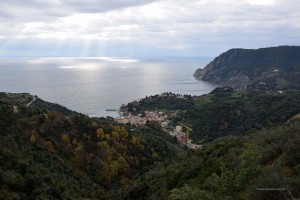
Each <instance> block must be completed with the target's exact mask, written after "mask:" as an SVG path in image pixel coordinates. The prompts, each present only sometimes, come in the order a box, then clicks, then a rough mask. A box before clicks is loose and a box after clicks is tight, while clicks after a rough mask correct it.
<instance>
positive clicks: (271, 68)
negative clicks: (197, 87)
mask: <svg viewBox="0 0 300 200" xmlns="http://www.w3.org/2000/svg"><path fill="white" fill-rule="evenodd" d="M194 77H196V78H197V79H198V80H203V81H207V82H210V83H214V84H217V85H220V86H228V87H232V88H239V89H245V88H247V87H248V88H252V89H263V90H276V91H277V90H293V89H297V90H298V89H300V47H299V46H280V47H270V48H261V49H256V50H254V49H231V50H229V51H227V52H225V53H222V54H221V55H219V56H218V57H216V58H215V59H214V60H213V61H212V62H210V63H209V64H208V65H207V66H206V67H204V68H203V69H197V70H196V72H195V73H194Z"/></svg>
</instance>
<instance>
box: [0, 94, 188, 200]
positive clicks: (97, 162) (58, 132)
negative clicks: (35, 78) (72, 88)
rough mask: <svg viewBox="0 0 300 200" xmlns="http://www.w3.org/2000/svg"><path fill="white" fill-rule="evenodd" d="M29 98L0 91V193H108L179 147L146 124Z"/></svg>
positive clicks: (86, 195) (54, 195)
mask: <svg viewBox="0 0 300 200" xmlns="http://www.w3.org/2000/svg"><path fill="white" fill-rule="evenodd" d="M32 99H33V97H32V96H31V95H29V94H6V93H1V98H0V138H1V140H0V160H1V162H0V186H1V187H0V199H111V198H114V197H113V194H114V192H113V191H114V190H117V189H118V188H120V187H121V186H122V185H126V184H127V183H128V182H129V180H130V179H131V178H133V176H134V175H136V174H137V173H140V172H141V170H142V169H143V168H144V167H147V166H150V165H152V164H153V163H154V162H155V161H160V160H163V159H164V158H166V157H170V156H172V155H176V154H177V153H178V152H181V151H182V149H181V147H180V146H179V145H178V144H177V143H176V141H174V140H172V138H170V137H169V136H168V135H166V134H165V133H163V132H160V131H157V130H154V129H152V128H151V127H144V128H143V129H142V130H141V129H139V128H135V129H132V128H131V127H125V126H122V125H119V124H116V123H113V122H111V121H108V120H105V119H96V118H94V119H91V118H88V117H87V116H84V115H82V114H77V113H75V112H72V111H69V110H67V109H66V108H63V107H59V106H58V105H51V104H50V103H48V102H44V101H43V102H42V103H43V105H44V106H40V107H39V106H37V104H35V105H30V106H28V102H30V101H31V100H32ZM35 103H36V102H35ZM37 103H39V102H37ZM38 105H39V104H38ZM51 108H54V110H60V111H62V112H53V111H51ZM63 113H68V114H72V115H65V114H63ZM145 133H147V135H145Z"/></svg>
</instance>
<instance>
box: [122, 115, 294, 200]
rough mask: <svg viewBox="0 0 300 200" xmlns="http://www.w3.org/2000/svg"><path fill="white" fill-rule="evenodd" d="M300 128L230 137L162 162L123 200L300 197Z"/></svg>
mask: <svg viewBox="0 0 300 200" xmlns="http://www.w3.org/2000/svg"><path fill="white" fill-rule="evenodd" d="M299 143H300V124H299V117H298V122H296V121H293V120H290V121H289V122H288V123H286V124H284V125H282V126H279V127H274V128H270V129H265V130H262V131H258V132H255V133H252V134H249V135H247V136H244V137H227V138H223V139H220V140H217V141H215V142H213V143H211V144H208V145H206V146H205V147H204V148H203V149H202V150H196V151H192V150H189V151H186V152H184V153H181V154H179V155H178V156H176V157H174V158H170V159H169V160H166V161H165V162H161V163H157V164H156V165H155V166H154V167H153V168H152V169H151V170H150V171H148V172H147V173H145V174H143V175H142V176H140V177H138V178H137V179H136V180H135V181H133V182H131V183H130V184H129V185H127V186H125V187H124V188H123V190H122V191H120V194H119V195H120V196H122V199H139V198H140V199H169V200H199V199H205V200H214V199H236V200H246V199H256V200H269V199H272V200H281V199H298V198H299V197H300V187H299V186H300V178H299V177H300V171H299V167H300V163H299V160H300V149H299Z"/></svg>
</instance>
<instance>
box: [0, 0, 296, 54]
mask: <svg viewBox="0 0 300 200" xmlns="http://www.w3.org/2000/svg"><path fill="white" fill-rule="evenodd" d="M0 8H1V11H0V58H1V57H73V56H74V57H87V56H98V57H100V56H111V57H161V56H170V57H172V56H175V57H179V56H180V57H214V56H217V55H219V54H220V53H222V52H224V51H227V50H229V49H231V48H262V47H270V46H280V45H300V2H299V0H109V1H108V0H84V1H83V0H26V1H24V0H0Z"/></svg>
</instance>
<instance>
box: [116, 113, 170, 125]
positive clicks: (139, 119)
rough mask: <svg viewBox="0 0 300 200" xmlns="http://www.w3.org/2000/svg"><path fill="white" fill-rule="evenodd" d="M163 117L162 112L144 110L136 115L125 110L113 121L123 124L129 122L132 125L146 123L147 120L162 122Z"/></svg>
mask: <svg viewBox="0 0 300 200" xmlns="http://www.w3.org/2000/svg"><path fill="white" fill-rule="evenodd" d="M165 118H166V117H165V116H163V113H162V112H154V111H144V112H143V114H139V115H137V116H136V115H132V114H131V113H128V112H126V113H123V114H122V116H121V117H117V118H115V121H117V122H119V123H123V124H126V123H131V124H134V125H142V124H146V122H147V121H156V122H163V121H165Z"/></svg>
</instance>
